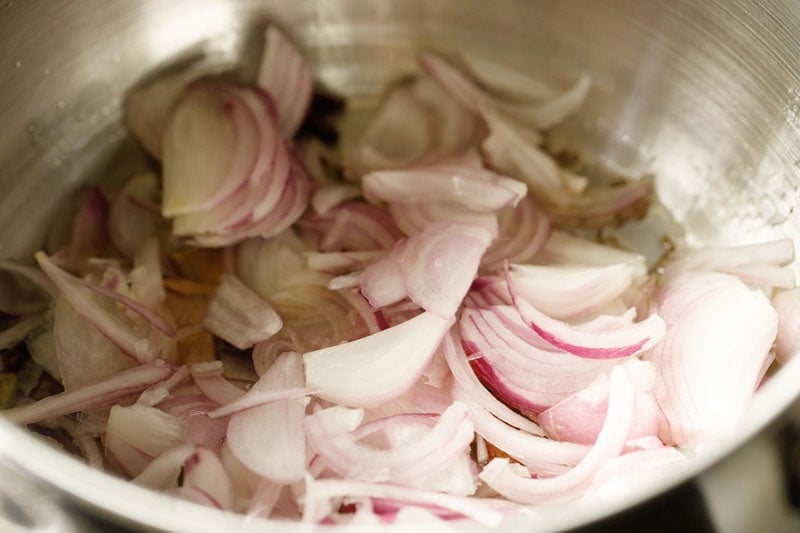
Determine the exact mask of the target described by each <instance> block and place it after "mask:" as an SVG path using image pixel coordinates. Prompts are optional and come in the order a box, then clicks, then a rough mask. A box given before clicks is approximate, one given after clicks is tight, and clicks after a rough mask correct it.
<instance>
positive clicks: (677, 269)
mask: <svg viewBox="0 0 800 533" xmlns="http://www.w3.org/2000/svg"><path fill="white" fill-rule="evenodd" d="M793 259H794V242H793V241H792V240H791V239H780V240H776V241H771V242H765V243H759V244H747V245H743V246H731V247H728V248H700V249H694V250H681V251H679V252H676V253H675V254H674V255H673V256H672V258H671V261H670V262H669V264H668V265H667V267H666V269H665V272H664V275H663V278H664V280H665V281H669V280H670V279H673V278H675V277H677V276H680V275H681V274H684V273H686V272H724V273H727V274H733V275H735V276H739V278H741V280H742V281H744V282H745V283H747V284H750V285H757V286H765V287H779V288H783V289H792V288H794V286H795V277H794V273H793V272H792V271H791V270H790V269H788V268H780V267H781V266H782V265H786V264H788V263H790V262H791V261H792V260H793Z"/></svg>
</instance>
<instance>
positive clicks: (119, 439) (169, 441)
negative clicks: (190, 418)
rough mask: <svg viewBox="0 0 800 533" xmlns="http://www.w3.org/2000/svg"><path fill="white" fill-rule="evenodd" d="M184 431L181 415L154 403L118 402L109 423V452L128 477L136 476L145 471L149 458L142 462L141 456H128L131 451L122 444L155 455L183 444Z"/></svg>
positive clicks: (106, 437)
mask: <svg viewBox="0 0 800 533" xmlns="http://www.w3.org/2000/svg"><path fill="white" fill-rule="evenodd" d="M184 431H185V428H184V424H183V422H182V421H181V420H180V419H179V418H178V417H176V416H172V415H169V414H167V413H165V412H163V411H161V410H159V409H156V408H154V407H145V406H142V405H130V406H127V407H121V406H119V405H115V406H113V407H112V408H111V412H110V414H109V417H108V425H107V426H106V433H105V445H106V448H105V450H106V455H107V456H108V457H109V459H110V460H111V462H112V463H114V464H115V465H117V466H119V467H120V468H122V470H123V472H124V473H125V474H126V475H127V476H128V477H135V476H138V475H139V474H141V473H142V471H144V468H145V467H146V466H147V464H148V463H149V461H148V462H147V463H144V464H142V463H141V462H140V461H139V460H133V461H130V460H127V458H129V457H130V454H126V453H125V452H123V451H122V450H119V448H120V447H123V446H130V447H131V448H133V449H135V450H136V451H138V452H141V454H143V455H144V456H146V457H149V458H150V459H153V458H155V457H157V456H159V455H161V454H162V453H164V452H166V451H167V450H170V449H172V448H174V447H175V446H177V445H179V444H181V443H182V442H183V439H184ZM118 451H120V452H121V453H117V452H118ZM134 457H137V456H136V455H134Z"/></svg>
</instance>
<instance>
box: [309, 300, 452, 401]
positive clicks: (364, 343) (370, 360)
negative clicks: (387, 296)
mask: <svg viewBox="0 0 800 533" xmlns="http://www.w3.org/2000/svg"><path fill="white" fill-rule="evenodd" d="M452 323H453V320H452V319H450V320H447V319H443V318H440V317H438V316H436V315H435V314H433V313H429V312H425V313H422V314H421V315H418V316H417V317H414V318H412V319H411V320H408V321H407V322H403V323H402V324H399V325H397V326H394V327H391V328H389V329H385V330H383V331H381V332H379V333H375V334H373V335H369V336H367V337H364V338H361V339H358V340H355V341H350V342H348V343H345V344H340V345H338V346H331V347H329V348H323V349H321V350H316V351H313V352H308V353H306V354H305V355H304V356H303V360H304V362H305V369H306V385H307V386H308V387H311V388H313V389H319V390H320V392H319V393H318V394H317V395H318V396H319V397H320V398H323V399H325V400H328V401H331V402H336V403H338V404H341V405H348V406H354V407H373V406H377V405H380V404H381V403H383V402H387V401H390V400H392V399H394V398H397V397H398V396H400V395H401V394H403V392H405V391H406V390H407V389H408V388H409V387H411V385H413V384H414V382H415V381H416V380H417V378H418V377H419V376H420V374H421V373H422V371H423V370H424V369H425V366H426V365H427V363H428V362H429V361H430V359H431V357H433V354H434V352H435V351H436V348H437V347H438V346H439V342H440V341H441V340H442V338H443V337H444V334H445V333H446V332H447V330H448V329H449V328H450V326H451V325H452Z"/></svg>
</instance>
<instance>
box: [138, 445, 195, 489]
mask: <svg viewBox="0 0 800 533" xmlns="http://www.w3.org/2000/svg"><path fill="white" fill-rule="evenodd" d="M194 451H195V446H192V445H190V444H183V445H180V446H176V447H175V448H172V449H171V450H167V451H166V452H164V453H162V454H161V455H159V456H158V457H156V458H155V459H153V461H151V462H150V464H148V465H147V467H146V468H145V469H144V470H143V471H142V472H141V473H140V474H139V475H137V476H136V477H135V478H133V480H132V481H133V483H135V484H137V485H139V486H141V487H147V488H149V489H154V490H168V489H172V488H175V487H177V486H178V480H179V479H180V476H181V472H182V471H183V463H184V462H185V461H186V459H188V458H189V457H191V455H192V454H193V453H194Z"/></svg>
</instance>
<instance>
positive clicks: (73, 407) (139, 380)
mask: <svg viewBox="0 0 800 533" xmlns="http://www.w3.org/2000/svg"><path fill="white" fill-rule="evenodd" d="M174 371H175V370H174V367H172V366H171V365H169V364H167V363H165V362H163V361H160V360H159V361H154V362H152V363H149V364H146V365H142V366H137V367H135V368H132V369H130V370H126V371H124V372H121V373H119V374H117V375H115V376H112V377H109V378H107V379H104V380H102V381H99V382H97V383H95V384H93V385H87V386H85V387H82V388H80V389H76V390H74V391H70V392H62V393H60V394H54V395H53V396H48V397H47V398H43V399H41V400H39V401H38V402H36V403H32V404H28V405H23V406H19V407H12V408H11V409H6V410H5V411H3V415H4V416H5V417H6V418H7V419H9V420H11V421H12V422H14V423H16V424H34V423H36V422H39V421H40V420H46V419H48V418H53V417H56V416H62V415H68V414H72V413H76V412H78V411H83V410H85V409H89V408H92V407H100V406H105V405H109V404H111V403H113V402H116V401H118V400H120V399H122V398H125V397H127V396H130V395H133V394H137V393H139V392H141V391H143V390H144V389H146V388H147V387H150V386H152V385H155V384H156V383H160V382H162V381H164V380H165V379H167V378H169V377H170V376H171V375H172V373H173V372H174Z"/></svg>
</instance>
